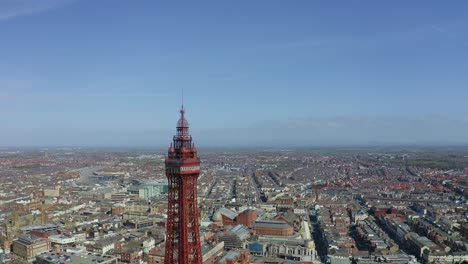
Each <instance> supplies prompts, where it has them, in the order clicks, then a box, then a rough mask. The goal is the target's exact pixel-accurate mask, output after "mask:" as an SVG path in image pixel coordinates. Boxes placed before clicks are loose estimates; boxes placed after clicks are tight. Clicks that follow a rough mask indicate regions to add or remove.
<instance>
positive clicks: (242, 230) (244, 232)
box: [230, 225, 249, 240]
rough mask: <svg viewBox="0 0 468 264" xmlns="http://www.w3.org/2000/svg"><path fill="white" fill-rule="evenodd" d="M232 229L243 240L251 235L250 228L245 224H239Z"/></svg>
mask: <svg viewBox="0 0 468 264" xmlns="http://www.w3.org/2000/svg"><path fill="white" fill-rule="evenodd" d="M230 231H231V232H233V233H234V234H236V235H237V236H238V237H239V238H240V239H241V240H244V239H247V238H248V237H249V229H248V228H247V227H246V226H243V225H237V226H235V227H233V228H232V229H231V230H230Z"/></svg>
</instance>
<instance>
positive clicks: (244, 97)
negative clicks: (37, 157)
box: [0, 0, 468, 146]
mask: <svg viewBox="0 0 468 264" xmlns="http://www.w3.org/2000/svg"><path fill="white" fill-rule="evenodd" d="M182 89H184V93H185V105H186V108H187V118H188V120H189V122H190V124H191V128H192V134H193V135H194V137H195V140H196V142H197V143H198V145H201V146H236V145H242V146H257V145H258V146H288V145H306V146H322V145H325V146H328V145H360V144H362V145H368V144H376V145H378V144H468V2H467V1H462V0H459V1H457V0H454V1H450V2H449V3H448V2H446V1H417V0H415V1H404V0H401V1H370V0H369V1H307V0H304V1H294V2H291V1H274V0H264V1H260V0H259V1H252V0H245V1H183V2H182V1H165V2H163V1H149V0H148V1H146V0H142V1H111V0H100V1H94V0H0V118H1V123H0V145H3V146H6V145H7V146H11V145H91V146H93V145H99V146H101V145H102V146H104V145H105V146H107V145H109V146H119V145H122V146H165V145H168V144H169V142H170V139H171V135H172V134H173V132H174V130H175V124H176V121H177V119H178V116H179V113H178V110H179V108H180V101H181V100H180V97H181V91H182Z"/></svg>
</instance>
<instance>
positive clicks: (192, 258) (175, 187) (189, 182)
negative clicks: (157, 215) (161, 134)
mask: <svg viewBox="0 0 468 264" xmlns="http://www.w3.org/2000/svg"><path fill="white" fill-rule="evenodd" d="M180 114H181V116H180V119H179V121H178V122H177V132H176V135H174V138H173V142H172V143H171V146H170V147H169V151H168V155H167V158H166V162H165V163H166V176H167V179H168V184H169V194H168V218H167V224H166V232H167V234H166V251H165V254H164V263H165V264H173V263H180V264H188V263H197V264H201V263H202V253H201V245H200V228H199V216H198V203H197V197H198V196H197V180H198V176H199V175H200V159H199V158H198V155H197V149H196V148H195V145H194V144H193V143H192V136H191V135H190V134H189V124H188V122H187V120H186V119H185V109H184V107H183V106H182V109H181V110H180Z"/></svg>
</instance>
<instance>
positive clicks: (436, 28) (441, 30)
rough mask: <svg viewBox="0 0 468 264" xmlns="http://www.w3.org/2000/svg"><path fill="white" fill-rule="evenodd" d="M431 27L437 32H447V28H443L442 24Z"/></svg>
mask: <svg viewBox="0 0 468 264" xmlns="http://www.w3.org/2000/svg"><path fill="white" fill-rule="evenodd" d="M431 28H432V30H434V31H436V32H439V33H445V32H446V30H445V28H443V27H441V26H436V25H431Z"/></svg>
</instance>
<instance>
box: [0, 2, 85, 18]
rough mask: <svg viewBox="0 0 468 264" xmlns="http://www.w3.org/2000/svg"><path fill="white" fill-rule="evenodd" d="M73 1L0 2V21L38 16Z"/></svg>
mask: <svg viewBox="0 0 468 264" xmlns="http://www.w3.org/2000/svg"><path fill="white" fill-rule="evenodd" d="M74 1H76V0H2V1H0V21H2V20H8V19H12V18H15V17H20V16H27V15H32V14H38V13H41V12H44V11H47V10H50V9H54V8H57V7H60V6H63V5H66V4H69V3H71V2H74Z"/></svg>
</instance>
